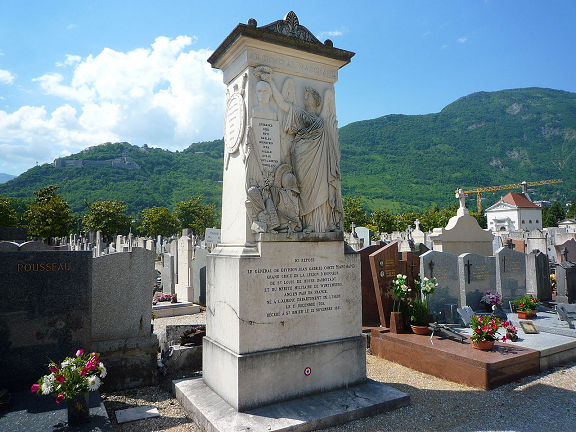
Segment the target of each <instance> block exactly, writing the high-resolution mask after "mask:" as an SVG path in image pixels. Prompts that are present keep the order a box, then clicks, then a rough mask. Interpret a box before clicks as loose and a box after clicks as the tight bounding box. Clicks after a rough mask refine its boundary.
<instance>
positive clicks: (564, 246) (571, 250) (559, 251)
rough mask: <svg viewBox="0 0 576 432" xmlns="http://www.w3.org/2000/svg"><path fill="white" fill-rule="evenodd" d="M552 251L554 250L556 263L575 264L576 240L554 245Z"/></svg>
mask: <svg viewBox="0 0 576 432" xmlns="http://www.w3.org/2000/svg"><path fill="white" fill-rule="evenodd" d="M554 249H555V250H556V262H558V263H559V262H562V261H573V262H576V240H574V239H573V238H571V239H570V240H566V241H565V242H563V243H560V244H556V245H554ZM564 250H566V252H564ZM566 254H567V255H566Z"/></svg>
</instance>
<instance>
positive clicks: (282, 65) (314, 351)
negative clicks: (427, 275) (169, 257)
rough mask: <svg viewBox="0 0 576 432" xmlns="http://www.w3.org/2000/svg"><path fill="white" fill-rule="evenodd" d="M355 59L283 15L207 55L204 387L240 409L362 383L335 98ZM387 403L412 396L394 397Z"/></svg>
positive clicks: (354, 264) (357, 292) (356, 285)
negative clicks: (216, 200) (212, 80)
mask: <svg viewBox="0 0 576 432" xmlns="http://www.w3.org/2000/svg"><path fill="white" fill-rule="evenodd" d="M353 55H354V53H352V52H349V51H344V50H341V49H336V48H333V46H332V43H331V42H329V41H327V42H326V43H324V44H323V43H321V42H320V41H319V40H318V39H316V37H315V36H314V35H313V34H312V33H310V31H309V30H308V29H307V28H306V27H304V26H302V25H300V24H299V21H298V18H297V17H296V15H295V14H294V13H293V12H290V13H289V14H287V15H286V17H285V18H284V19H283V20H279V21H276V22H274V23H272V24H269V25H265V26H262V27H257V24H256V21H255V20H253V19H251V20H250V21H249V22H248V25H244V24H239V25H238V26H237V27H236V28H235V29H234V30H233V31H232V33H231V34H230V35H229V36H228V37H227V38H226V39H225V41H224V42H223V43H222V44H221V45H220V46H219V47H218V48H217V49H216V51H215V52H214V53H213V55H212V56H211V57H210V58H209V59H208V61H209V62H210V63H211V65H212V66H213V67H214V68H217V69H220V70H222V71H223V79H224V82H225V84H226V86H227V99H226V119H225V132H224V146H225V155H224V176H223V196H222V203H223V205H222V233H221V243H220V244H218V245H217V247H216V248H214V250H213V251H212V253H211V254H210V255H208V257H207V267H206V272H207V298H206V307H207V309H206V310H207V314H206V315H207V316H206V319H207V335H206V337H205V338H204V343H203V382H204V385H206V386H207V387H209V389H211V391H213V392H214V393H215V394H217V395H218V397H220V398H221V399H223V400H224V401H225V402H227V404H229V406H231V407H232V408H234V410H235V412H237V413H243V412H246V411H249V410H254V409H257V408H258V409H261V408H260V407H263V406H269V405H271V404H275V403H278V402H282V401H287V400H294V399H298V398H304V397H307V396H311V395H315V394H316V395H317V394H320V393H323V392H329V391H331V390H338V389H348V388H357V387H363V386H365V385H366V384H365V383H366V382H367V380H366V358H365V351H366V342H365V340H364V338H363V337H362V336H361V317H362V311H361V289H360V258H359V255H358V254H356V253H355V252H354V251H353V250H351V249H350V248H347V247H346V245H345V243H344V241H343V231H342V225H343V208H342V197H341V191H340V180H341V176H340V152H339V141H338V127H337V120H336V107H335V98H334V83H335V82H336V81H337V79H338V70H339V69H340V68H341V67H343V66H345V65H346V64H348V63H349V62H350V59H351V58H352V56H353ZM353 386H355V387H353ZM177 395H178V392H177ZM368 399H370V398H368ZM376 399H378V398H376ZM394 400H395V401H396V402H394V403H395V404H396V405H395V406H402V405H405V404H407V403H408V399H406V395H405V394H402V393H400V396H399V397H398V398H397V399H394ZM199 403H200V402H199ZM378 403H379V402H375V401H374V400H371V401H370V405H371V406H372V407H373V406H374V405H375V404H376V405H377V404H378ZM387 403H389V402H387ZM352 405H354V403H353V404H352ZM390 407H391V405H388V408H387V409H390ZM198 409H199V410H200V411H201V408H198ZM250 412H252V411H250ZM373 412H374V411H373ZM349 414H350V413H348V415H349ZM361 415H362V414H360V411H358V413H357V414H356V416H357V417H358V416H361ZM364 415H365V414H364ZM331 416H332V415H330V417H331ZM282 417H285V415H284V414H283V415H282ZM350 418H352V417H348V418H347V419H350ZM268 420H270V419H268ZM202 421H205V420H201V422H202ZM215 421H216V420H215ZM235 421H236V420H235ZM250 421H252V420H250ZM335 421H336V422H341V421H345V420H343V419H340V420H335ZM211 427H214V428H216V429H217V428H218V426H216V425H214V424H212V426H211ZM264 430H266V429H264ZM267 430H270V427H268V429H267ZM273 430H276V429H273ZM291 430H292V429H291ZM306 430H308V429H306Z"/></svg>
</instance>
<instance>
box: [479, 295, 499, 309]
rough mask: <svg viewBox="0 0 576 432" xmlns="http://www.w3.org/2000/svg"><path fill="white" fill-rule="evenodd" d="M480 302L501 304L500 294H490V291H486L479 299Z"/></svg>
mask: <svg viewBox="0 0 576 432" xmlns="http://www.w3.org/2000/svg"><path fill="white" fill-rule="evenodd" d="M480 303H484V304H487V305H490V306H492V305H495V304H499V305H501V304H502V296H501V295H500V294H498V293H496V294H492V293H491V292H490V291H486V294H484V295H483V296H482V298H481V299H480Z"/></svg>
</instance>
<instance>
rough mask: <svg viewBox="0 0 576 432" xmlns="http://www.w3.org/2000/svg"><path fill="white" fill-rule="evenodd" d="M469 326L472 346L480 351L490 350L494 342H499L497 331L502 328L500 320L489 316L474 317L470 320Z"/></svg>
mask: <svg viewBox="0 0 576 432" xmlns="http://www.w3.org/2000/svg"><path fill="white" fill-rule="evenodd" d="M470 326H471V327H472V336H470V340H471V341H472V346H473V347H474V348H476V349H480V350H485V351H490V350H492V348H494V342H495V341H497V340H499V336H500V335H499V334H498V329H499V328H500V327H501V326H502V323H501V322H500V319H498V318H492V316H490V315H474V316H473V317H472V318H470Z"/></svg>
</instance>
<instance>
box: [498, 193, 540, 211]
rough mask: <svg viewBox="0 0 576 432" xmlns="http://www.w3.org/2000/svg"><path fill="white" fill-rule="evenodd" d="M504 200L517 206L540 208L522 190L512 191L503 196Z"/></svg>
mask: <svg viewBox="0 0 576 432" xmlns="http://www.w3.org/2000/svg"><path fill="white" fill-rule="evenodd" d="M502 201H504V202H505V203H508V204H512V205H513V206H516V207H530V208H534V207H535V208H539V207H538V206H537V205H536V204H534V203H533V202H532V201H530V200H529V199H528V197H527V196H526V195H524V194H523V193H520V192H510V193H508V194H506V195H504V196H503V197H502Z"/></svg>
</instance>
